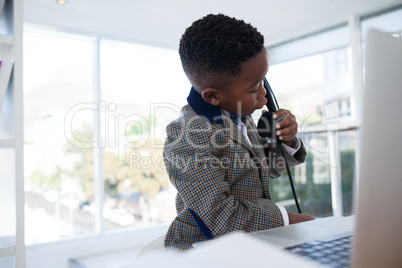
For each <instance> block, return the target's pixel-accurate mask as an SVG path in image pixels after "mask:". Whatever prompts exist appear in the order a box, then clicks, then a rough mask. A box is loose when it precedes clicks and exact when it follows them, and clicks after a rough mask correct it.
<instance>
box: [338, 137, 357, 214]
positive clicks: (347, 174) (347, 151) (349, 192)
mask: <svg viewBox="0 0 402 268" xmlns="http://www.w3.org/2000/svg"><path fill="white" fill-rule="evenodd" d="M355 148H356V131H344V132H341V133H340V134H339V150H340V152H339V153H340V165H341V181H342V201H343V215H344V216H349V215H351V214H353V213H355V211H353V209H354V208H353V198H354V196H353V190H354V189H355V185H354V183H355V180H354V177H355V171H356V169H355V166H356V165H355V163H356V162H355Z"/></svg>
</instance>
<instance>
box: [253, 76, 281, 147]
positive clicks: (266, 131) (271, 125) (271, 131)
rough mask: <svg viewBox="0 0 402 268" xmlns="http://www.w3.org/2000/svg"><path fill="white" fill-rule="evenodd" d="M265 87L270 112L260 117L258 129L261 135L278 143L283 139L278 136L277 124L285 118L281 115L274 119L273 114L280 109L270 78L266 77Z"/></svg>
mask: <svg viewBox="0 0 402 268" xmlns="http://www.w3.org/2000/svg"><path fill="white" fill-rule="evenodd" d="M264 88H265V91H266V93H265V97H266V98H267V104H266V106H267V108H268V112H265V113H263V114H262V115H261V117H260V119H259V120H258V124H257V130H258V134H260V136H261V137H263V138H266V139H268V140H270V141H274V142H277V143H281V141H280V140H279V139H278V137H277V136H276V134H275V133H276V129H275V125H276V124H277V123H278V122H279V121H281V120H282V119H284V117H283V116H280V117H278V118H276V119H274V118H273V117H272V116H273V115H274V113H275V112H276V111H278V109H279V106H278V102H277V101H276V98H275V95H274V92H273V91H272V88H271V86H270V85H269V83H268V80H267V79H266V78H264Z"/></svg>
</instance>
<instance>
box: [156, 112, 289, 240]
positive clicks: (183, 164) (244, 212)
mask: <svg viewBox="0 0 402 268" xmlns="http://www.w3.org/2000/svg"><path fill="white" fill-rule="evenodd" d="M193 124H196V126H195V128H196V129H198V131H191V130H192V129H194V128H193V127H192V128H189V127H187V126H186V124H185V123H183V122H179V121H176V122H173V123H171V124H170V125H169V126H168V127H167V139H166V143H165V148H164V161H165V166H166V170H167V172H168V174H169V178H170V181H171V182H172V184H173V185H174V186H175V187H176V189H177V191H178V195H180V197H181V198H182V200H183V202H184V205H185V207H186V208H189V209H190V210H191V211H193V212H195V214H196V215H197V216H198V217H199V218H200V219H201V220H202V221H203V223H204V224H205V225H206V226H207V228H208V229H209V230H210V232H211V233H212V235H213V237H217V236H220V235H223V234H226V233H228V232H232V231H237V230H242V231H245V232H252V231H257V230H263V229H269V228H274V227H279V226H283V224H284V222H283V218H282V214H281V212H280V210H279V208H278V207H277V206H276V205H275V204H274V203H273V202H272V201H271V200H269V199H266V198H263V196H262V195H261V198H256V199H253V200H250V199H247V200H246V199H241V198H235V197H234V196H233V195H231V194H230V185H229V183H228V182H227V181H226V180H225V172H224V169H223V167H221V166H219V165H217V166H216V167H214V168H209V167H208V165H203V163H205V162H207V161H211V159H213V158H214V157H215V156H214V155H213V154H212V153H211V148H212V147H211V146H210V140H211V139H210V136H211V131H210V130H209V128H211V125H210V124H209V123H208V122H205V120H199V121H195V122H193ZM250 187H252V186H250Z"/></svg>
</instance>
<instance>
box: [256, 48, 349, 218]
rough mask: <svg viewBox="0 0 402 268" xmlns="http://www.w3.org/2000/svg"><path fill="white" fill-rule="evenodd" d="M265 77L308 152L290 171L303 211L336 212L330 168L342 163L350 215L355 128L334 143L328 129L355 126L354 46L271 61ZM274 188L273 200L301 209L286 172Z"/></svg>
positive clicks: (340, 134) (273, 183)
mask: <svg viewBox="0 0 402 268" xmlns="http://www.w3.org/2000/svg"><path fill="white" fill-rule="evenodd" d="M267 79H268V81H269V82H270V84H271V87H272V89H273V91H274V93H275V95H276V98H277V100H278V103H279V106H280V107H281V108H284V109H288V110H290V111H291V112H292V113H293V114H294V115H295V116H296V119H297V122H298V126H299V130H298V136H299V137H300V138H301V139H302V140H303V142H304V146H305V148H306V150H307V157H306V162H305V163H304V164H302V165H299V166H296V167H295V168H293V171H292V173H293V177H294V182H295V184H296V185H295V188H296V193H297V196H298V198H299V203H300V205H301V208H302V211H303V212H304V213H309V214H312V215H314V216H317V217H325V216H330V215H332V214H333V211H332V199H331V166H334V167H336V168H339V165H341V166H340V173H341V174H340V176H341V180H342V191H343V202H344V204H343V206H344V214H345V215H349V214H351V210H352V207H351V206H352V199H353V198H352V193H353V182H354V150H355V144H354V135H355V132H350V133H348V134H346V133H347V132H342V131H339V132H335V133H336V134H335V136H336V138H335V140H333V141H332V139H329V137H328V135H329V134H328V132H327V131H328V130H329V129H331V130H335V131H337V130H340V129H342V128H343V127H349V126H350V124H352V125H353V124H355V112H354V110H355V107H354V101H353V98H354V97H353V71H352V63H351V49H350V47H344V48H338V49H334V50H330V51H326V52H323V53H318V54H315V55H311V56H308V57H303V58H299V59H295V60H291V61H287V62H283V63H280V64H275V65H272V66H270V69H269V72H268V75H267ZM257 116H258V114H255V117H257ZM348 123H349V124H348ZM330 142H334V143H336V144H334V146H330V144H329V143H330ZM331 148H335V150H339V152H335V154H339V161H338V160H337V161H336V163H333V162H332V163H331V162H330V150H331ZM338 148H339V149H338ZM342 161H343V162H342ZM345 161H346V162H345ZM348 161H349V162H348ZM338 162H341V163H338ZM342 163H343V164H342ZM271 190H272V192H271V195H272V198H273V200H274V201H275V202H282V203H283V205H285V206H286V207H287V208H288V209H289V210H290V211H293V212H296V211H297V210H296V206H295V205H294V201H293V196H292V192H291V188H290V184H289V182H288V176H287V174H286V173H285V174H284V175H283V176H282V177H281V178H279V179H274V180H272V181H271Z"/></svg>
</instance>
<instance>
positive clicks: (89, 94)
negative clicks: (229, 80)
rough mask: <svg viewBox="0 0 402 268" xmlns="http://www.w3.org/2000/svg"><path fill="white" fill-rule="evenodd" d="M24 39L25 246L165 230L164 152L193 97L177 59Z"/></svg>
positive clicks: (115, 46) (66, 39)
mask: <svg viewBox="0 0 402 268" xmlns="http://www.w3.org/2000/svg"><path fill="white" fill-rule="evenodd" d="M24 41H25V43H24V54H25V58H24V85H25V90H24V98H25V103H24V108H25V109H24V111H25V114H24V123H25V129H24V132H25V146H24V151H25V186H26V187H25V188H26V189H25V190H26V211H25V213H26V224H25V228H26V234H25V237H26V243H27V244H33V243H42V242H48V241H55V240H59V239H61V238H64V237H76V236H79V235H82V234H96V233H98V232H104V231H110V230H117V229H121V228H123V227H138V226H146V227H147V226H151V225H155V224H158V223H159V224H160V223H164V224H166V223H168V222H171V220H172V219H173V217H174V216H175V214H176V211H175V208H174V198H175V191H174V189H173V187H171V185H170V183H169V181H168V178H167V174H166V172H165V169H164V165H163V158H162V148H163V142H164V139H165V127H166V125H167V123H169V122H170V121H172V120H173V119H175V118H177V117H178V116H179V110H180V108H181V106H183V105H184V104H185V102H186V96H187V94H188V91H189V89H190V84H189V82H188V81H187V78H186V77H185V75H184V73H183V71H182V67H181V64H180V60H179V57H178V53H177V52H176V51H171V50H166V49H158V48H152V47H147V46H141V45H133V44H129V43H123V42H116V41H109V40H101V41H99V40H97V39H95V38H89V37H85V36H79V35H72V34H62V33H59V32H51V31H40V30H35V29H26V30H25V33H24ZM97 42H99V43H97ZM97 47H99V48H100V57H99V56H97V53H96V51H97V50H96V48H97ZM98 63H100V66H97V64H98ZM98 67H99V69H100V74H99V73H97V71H96V69H97V68H98ZM94 70H95V71H94ZM97 80H98V81H100V87H99V88H97V87H96V86H94V85H96V83H94V81H97ZM96 96H100V98H99V99H96ZM95 122H98V123H99V124H98V123H95ZM96 148H97V149H99V148H100V149H101V150H95V149H96ZM98 154H100V155H98ZM96 159H102V162H97V160H96ZM100 182H102V183H100ZM96 185H103V186H104V189H103V191H102V190H101V191H100V192H99V191H97V187H96ZM97 198H98V199H99V198H103V202H102V204H101V206H100V208H101V210H102V212H100V211H98V210H99V207H97V206H95V202H94V201H95V200H96V199H97ZM97 215H102V216H101V217H98V216H97ZM99 221H102V223H100V222H99ZM97 226H102V227H101V229H100V230H99V228H98V227H97Z"/></svg>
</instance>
